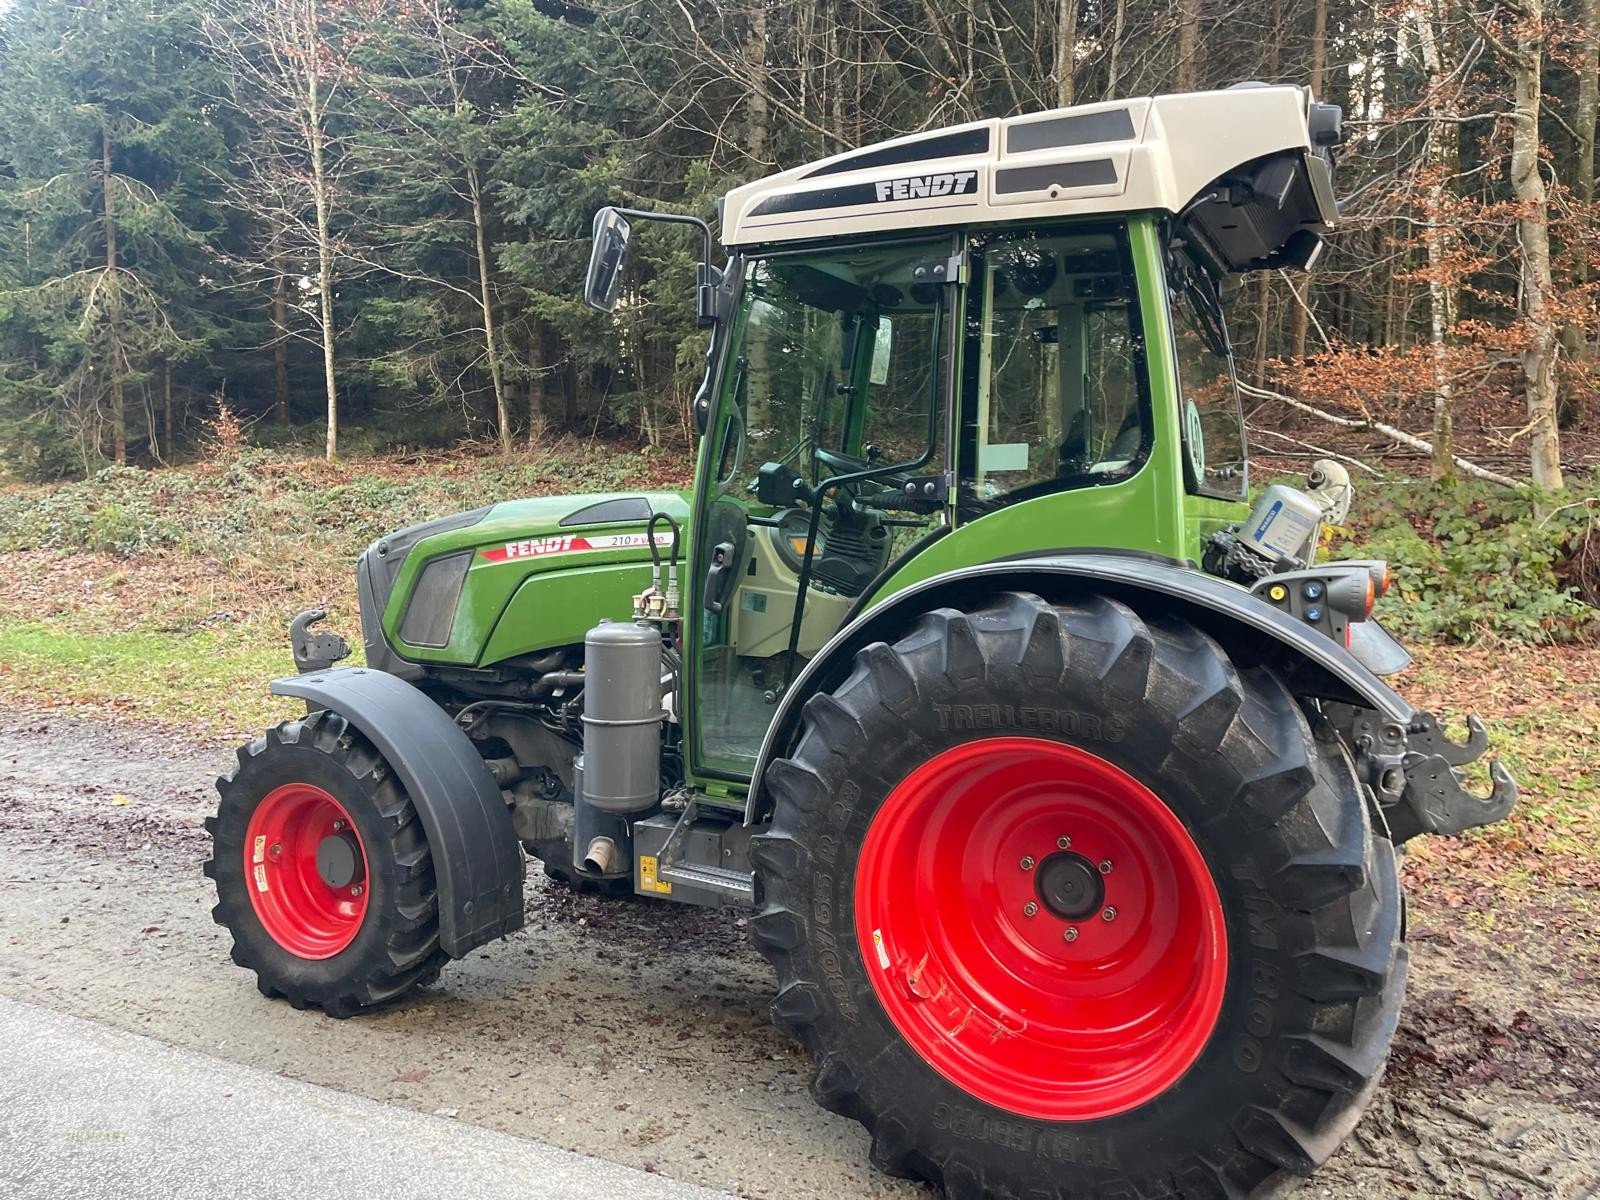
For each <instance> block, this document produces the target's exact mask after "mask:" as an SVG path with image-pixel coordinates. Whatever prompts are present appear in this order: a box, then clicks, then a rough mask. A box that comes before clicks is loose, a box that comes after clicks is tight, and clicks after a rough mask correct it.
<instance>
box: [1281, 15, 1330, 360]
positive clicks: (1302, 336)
mask: <svg viewBox="0 0 1600 1200" xmlns="http://www.w3.org/2000/svg"><path fill="white" fill-rule="evenodd" d="M1327 73H1328V0H1316V4H1315V5H1313V6H1312V10H1311V78H1310V81H1309V82H1310V84H1311V92H1312V94H1313V95H1314V96H1316V97H1317V99H1319V100H1320V99H1322V90H1323V85H1324V84H1325V83H1326V81H1327ZM1312 287H1313V284H1312V280H1311V276H1309V275H1308V276H1306V283H1305V288H1304V290H1303V291H1302V293H1301V295H1302V298H1303V299H1304V301H1305V303H1303V304H1296V305H1295V306H1294V310H1293V312H1292V313H1291V314H1290V323H1289V352H1290V354H1291V355H1293V356H1294V358H1296V359H1303V358H1305V356H1306V333H1307V331H1308V322H1309V321H1310V318H1311V289H1312Z"/></svg>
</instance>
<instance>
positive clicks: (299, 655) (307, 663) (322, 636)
mask: <svg viewBox="0 0 1600 1200" xmlns="http://www.w3.org/2000/svg"><path fill="white" fill-rule="evenodd" d="M327 615H328V614H327V613H325V612H323V611H322V610H321V609H320V608H308V609H307V610H306V611H305V612H303V613H301V614H300V615H299V616H298V617H296V618H295V619H294V620H293V621H291V622H290V623H289V650H290V652H291V653H292V654H293V655H294V666H295V670H297V671H299V672H300V674H302V675H309V674H311V673H313V672H316V671H326V670H327V669H328V668H329V667H331V666H333V664H334V663H336V662H341V661H343V660H344V659H347V658H349V657H350V643H349V642H347V641H345V640H344V638H342V637H340V636H339V635H338V634H337V633H334V632H332V631H331V630H326V629H319V630H317V631H316V632H314V633H313V632H312V629H311V627H312V626H313V625H315V624H316V623H317V622H318V621H320V620H322V619H323V618H324V617H326V616H327Z"/></svg>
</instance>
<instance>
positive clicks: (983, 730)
mask: <svg viewBox="0 0 1600 1200" xmlns="http://www.w3.org/2000/svg"><path fill="white" fill-rule="evenodd" d="M766 785H767V787H768V789H769V792H770V794H771V796H772V799H773V803H774V806H775V808H774V814H773V822H772V827H771V830H770V831H769V832H768V833H767V834H765V835H763V836H762V837H760V838H759V839H758V840H757V843H756V845H755V846H754V848H753V853H754V856H755V858H756V862H757V870H758V878H759V883H760V894H761V896H762V906H761V909H760V912H759V913H758V915H757V917H756V919H755V920H754V921H753V922H752V926H751V928H752V932H753V934H754V936H755V939H756V941H757V943H758V944H759V945H760V946H761V947H762V949H763V950H764V951H765V952H766V953H767V955H768V957H769V958H770V959H771V960H772V961H773V962H774V964H775V965H776V967H777V969H778V973H779V979H780V992H779V995H778V998H777V1000H776V1001H775V1002H774V1012H775V1015H776V1016H777V1018H778V1019H779V1021H780V1023H783V1024H785V1025H787V1026H788V1027H789V1028H791V1029H792V1030H793V1031H794V1032H795V1033H796V1034H797V1035H798V1036H799V1037H801V1038H802V1039H803V1040H804V1041H805V1042H806V1044H807V1046H808V1047H809V1049H810V1050H811V1052H812V1054H813V1056H814V1057H815V1059H816V1062H817V1067H818V1070H817V1076H816V1079H815V1082H814V1085H813V1088H814V1092H815V1094H816V1096H817V1098H818V1099H819V1101H821V1102H822V1103H823V1104H824V1105H826V1106H828V1107H830V1108H832V1109H835V1110H837V1111H841V1112H844V1113H847V1114H848V1115H851V1116H854V1117H856V1118H857V1119H859V1120H861V1121H862V1122H863V1123H864V1124H866V1125H867V1126H868V1128H869V1129H870V1130H871V1131H872V1134H873V1160H874V1162H875V1163H877V1164H878V1165H879V1166H880V1167H882V1168H884V1169H886V1170H889V1171H891V1172H894V1173H898V1174H911V1175H917V1176H921V1177H924V1178H927V1179H929V1180H931V1181H933V1182H935V1183H937V1184H942V1185H943V1186H944V1187H945V1189H946V1191H947V1192H948V1193H949V1194H951V1195H952V1196H956V1197H959V1198H966V1197H980V1196H1013V1195H1030V1196H1032V1195H1040V1196H1061V1197H1069V1196H1070V1197H1076V1196H1085V1197H1087V1196H1102V1195H1119V1196H1136V1197H1145V1196H1173V1195H1181V1196H1185V1197H1190V1196H1193V1197H1208V1196H1218V1197H1221V1196H1231V1195H1240V1194H1250V1193H1254V1192H1257V1191H1260V1190H1265V1189H1270V1188H1271V1186H1272V1185H1273V1184H1275V1183H1277V1182H1279V1181H1280V1180H1281V1179H1283V1178H1285V1177H1286V1176H1288V1175H1291V1174H1294V1173H1304V1172H1307V1171H1309V1170H1311V1169H1312V1168H1313V1167H1315V1166H1316V1165H1317V1164H1318V1163H1320V1162H1321V1161H1322V1160H1323V1159H1324V1158H1326V1157H1327V1155H1328V1154H1329V1153H1331V1152H1332V1150H1333V1148H1334V1146H1335V1145H1337V1143H1338V1141H1339V1140H1340V1139H1341V1138H1342V1137H1343V1136H1344V1135H1345V1134H1346V1133H1348V1132H1349V1130H1350V1129H1351V1128H1352V1127H1353V1126H1354V1124H1355V1121H1356V1120H1357V1119H1358V1117H1359V1115H1360V1112H1361V1109H1362V1108H1363V1107H1364V1104H1365V1101H1366V1099H1367V1098H1368V1097H1369V1096H1370V1094H1371V1092H1372V1090H1373V1089H1374V1088H1375V1087H1376V1083H1377V1079H1378V1076H1379V1073H1380V1071H1381V1068H1382V1064H1383V1061H1384V1057H1385V1055H1386V1053H1387V1049H1388V1044H1389V1040H1390V1038H1391V1037H1392V1035H1393V1032H1394V1026H1395V1022H1396V1019H1397V1017H1398V1010H1399V1004H1400V997H1401V994H1402V991H1403V986H1404V977H1405V952H1404V947H1403V945H1402V944H1401V927H1400V893H1399V889H1398V886H1397V882H1396V877H1395V860H1394V853H1393V849H1392V848H1391V846H1390V844H1389V843H1388V842H1387V841H1386V840H1384V839H1382V838H1379V837H1375V836H1374V834H1373V831H1372V828H1371V825H1370V823H1369V817H1368V813H1367V808H1366V804H1365V801H1364V798H1363V795H1362V792H1361V789H1360V786H1359V784H1358V783H1357V781H1356V779H1355V776H1354V774H1353V772H1352V770H1351V767H1350V764H1349V761H1348V759H1347V758H1346V756H1345V755H1344V753H1343V751H1342V749H1341V748H1340V747H1339V745H1338V743H1337V741H1335V740H1333V739H1331V738H1328V739H1319V738H1318V737H1317V736H1315V735H1314V733H1313V730H1312V727H1311V725H1310V724H1309V723H1308V719H1307V716H1306V715H1305V714H1304V713H1303V712H1302V710H1301V708H1300V706H1299V705H1298V704H1297V703H1296V701H1295V700H1294V698H1293V697H1292V696H1291V695H1290V694H1289V693H1288V691H1287V690H1286V689H1285V688H1284V687H1283V685H1282V684H1281V682H1280V681H1279V680H1278V679H1277V678H1276V677H1275V676H1273V675H1272V674H1271V673H1270V672H1267V671H1265V670H1259V669H1258V670H1252V671H1247V672H1242V673H1241V672H1239V671H1238V670H1236V669H1235V668H1234V666H1233V665H1232V663H1231V662H1230V661H1229V659H1228V657H1227V656H1226V655H1225V654H1224V653H1223V651H1222V650H1221V649H1220V648H1219V647H1218V646H1217V645H1216V644H1215V643H1213V642H1212V641H1211V640H1210V639H1209V638H1207V637H1206V636H1205V635H1203V634H1202V633H1201V632H1199V631H1198V630H1196V629H1195V628H1193V627H1192V626H1189V625H1187V624H1184V623H1181V622H1178V621H1173V620H1161V621H1152V622H1150V623H1146V622H1144V621H1143V620H1141V619H1140V618H1139V617H1138V616H1137V615H1136V614H1135V613H1134V612H1132V611H1131V610H1130V609H1128V608H1126V607H1124V606H1122V605H1120V604H1118V603H1116V602H1114V601H1110V600H1106V599H1103V598H1088V599H1085V600H1083V601H1081V602H1078V603H1072V604H1065V605H1061V606H1051V605H1049V604H1046V603H1045V602H1044V601H1042V600H1040V599H1039V598H1037V597H1034V596H1026V595H1019V594H1012V595H1007V596H1003V597H1000V598H998V599H997V600H996V601H995V602H994V603H993V604H991V605H989V606H987V607H984V608H982V609H981V610H977V611H974V612H972V613H970V614H968V613H963V612H959V611H956V610H952V609H946V610H940V611H937V612H933V613H930V614H928V615H927V616H925V617H924V618H923V619H922V621H921V622H920V624H919V625H918V626H917V627H916V629H914V630H913V631H912V632H911V633H910V634H908V635H907V636H906V637H905V638H903V639H901V640H900V641H899V642H897V643H896V644H895V645H894V646H892V647H891V646H887V645H883V644H878V645H875V646H870V647H868V648H867V649H865V650H863V651H862V652H861V654H860V655H859V656H858V658H857V661H856V664H855V669H854V671H853V673H852V674H851V675H850V677H849V678H848V679H846V680H845V681H844V682H843V683H842V684H841V685H840V686H839V687H838V688H837V690H836V691H835V692H833V693H832V694H824V695H819V696H817V697H815V698H813V699H812V700H811V701H810V702H809V703H808V704H807V706H806V710H805V719H804V724H803V727H802V733H801V737H800V740H799V742H798V744H797V746H796V749H795V752H794V755H793V757H792V758H789V759H785V760H779V761H777V762H775V763H774V764H773V765H772V768H771V769H770V772H769V774H768V775H767V777H766Z"/></svg>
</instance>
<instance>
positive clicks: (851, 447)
mask: <svg viewBox="0 0 1600 1200" xmlns="http://www.w3.org/2000/svg"><path fill="white" fill-rule="evenodd" d="M956 251H957V244H956V240H955V238H953V237H952V236H949V235H943V236H939V237H935V238H919V239H914V240H904V239H902V240H896V241H882V240H879V241H872V242H861V243H851V244H847V245H837V244H835V245H831V246H829V247H827V248H825V249H819V250H801V251H788V252H783V253H775V254H772V255H767V256H757V257H752V258H750V259H747V260H745V261H744V262H743V276H742V279H741V282H740V290H739V297H738V301H737V304H736V312H735V316H734V328H733V330H732V333H731V337H730V341H729V349H728V352H727V354H726V356H725V358H724V360H723V365H722V367H721V380H720V385H719V387H718V389H717V396H716V404H715V408H714V411H713V414H712V418H711V421H710V423H709V425H708V429H707V434H706V440H705V443H704V445H703V447H702V454H701V464H700V472H699V477H698V480H697V488H698V495H697V503H696V517H697V524H696V528H695V537H694V539H693V543H692V544H693V546H694V549H695V566H694V569H693V582H692V588H693V591H692V595H691V598H690V611H689V613H688V614H687V615H686V621H687V622H693V624H694V628H693V629H692V631H691V634H690V639H689V640H690V641H691V643H692V646H691V649H690V652H689V653H688V654H687V655H686V658H687V661H686V663H685V669H686V675H687V682H688V685H689V686H688V693H689V695H690V696H692V702H691V703H689V704H687V705H686V712H685V714H684V715H685V717H686V730H685V731H686V739H685V740H686V744H687V745H688V746H689V747H690V759H691V762H690V767H691V769H692V773H700V774H707V775H710V776H712V777H722V778H728V779H742V778H748V776H749V773H750V766H751V764H752V763H753V761H754V759H755V756H756V752H757V751H758V750H759V748H760V745H761V741H762V739H763V738H764V737H765V735H766V731H767V725H768V723H769V722H770V721H771V719H772V715H773V712H774V711H775V708H776V705H777V702H778V700H779V698H780V697H781V696H782V695H783V693H784V690H785V688H786V687H787V686H788V684H789V682H790V681H791V680H793V679H794V677H795V676H796V675H798V674H799V671H800V669H801V668H802V667H803V666H804V664H805V663H806V662H807V661H808V660H809V659H810V658H811V657H812V656H814V655H815V654H816V652H817V651H818V650H819V649H820V648H821V647H822V645H823V644H824V643H825V642H826V641H827V640H828V639H829V638H830V637H831V636H832V635H833V633H834V632H835V631H836V630H837V629H838V628H839V626H840V624H841V623H842V622H843V620H844V618H845V616H846V614H847V613H849V612H850V610H851V609H852V607H854V606H855V604H856V602H857V600H859V599H860V598H861V596H862V595H863V593H864V592H866V591H867V589H868V587H869V585H870V584H871V583H872V582H873V580H874V579H876V578H877V576H878V575H879V574H880V573H881V572H882V571H883V569H884V567H885V566H886V565H887V564H888V563H889V562H890V561H891V560H892V558H893V557H894V556H895V554H896V553H897V549H898V548H900V547H903V546H904V545H907V544H909V543H910V542H912V541H914V540H915V539H916V538H917V537H919V536H921V535H923V534H925V533H926V532H927V531H928V530H929V529H931V528H933V527H935V526H936V525H938V524H940V523H941V522H944V521H945V520H947V519H948V513H947V506H948V503H949V489H948V487H947V486H946V485H945V484H944V483H943V480H944V477H945V472H946V471H947V470H948V464H947V462H946V457H947V442H948V436H947V429H946V426H947V407H946V405H947V402H948V400H947V393H948V391H949V390H950V389H949V386H948V385H949V381H950V379H951V357H952V345H953V343H954V341H955V337H954V333H953V330H954V328H955V325H956V314H957V312H958V305H957V303H956V297H955V292H956V288H955V287H954V286H952V285H951V284H947V283H944V282H942V280H943V279H944V278H945V277H946V275H947V273H948V268H949V264H950V262H951V261H952V260H953V256H954V255H955V253H956ZM935 264H936V265H937V267H938V270H937V272H935V271H934V270H933V269H932V266H933V265H935ZM935 280H938V282H935ZM929 480H937V481H939V482H938V483H936V484H935V485H934V486H933V487H932V488H931V489H930V488H928V487H927V481H929Z"/></svg>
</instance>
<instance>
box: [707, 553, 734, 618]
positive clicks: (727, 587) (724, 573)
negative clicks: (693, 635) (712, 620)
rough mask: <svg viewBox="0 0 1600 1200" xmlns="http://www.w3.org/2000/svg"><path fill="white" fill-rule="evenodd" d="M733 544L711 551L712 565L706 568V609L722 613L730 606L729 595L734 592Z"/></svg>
mask: <svg viewBox="0 0 1600 1200" xmlns="http://www.w3.org/2000/svg"><path fill="white" fill-rule="evenodd" d="M734 578H735V576H734V573H733V543H732V542H721V543H719V544H718V545H717V546H716V547H715V548H714V549H713V550H712V551H711V565H710V566H709V567H707V568H706V608H707V609H709V610H710V611H711V612H714V613H720V612H721V611H722V610H723V609H724V608H726V607H727V606H728V593H729V592H731V591H732V590H733V581H734Z"/></svg>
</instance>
